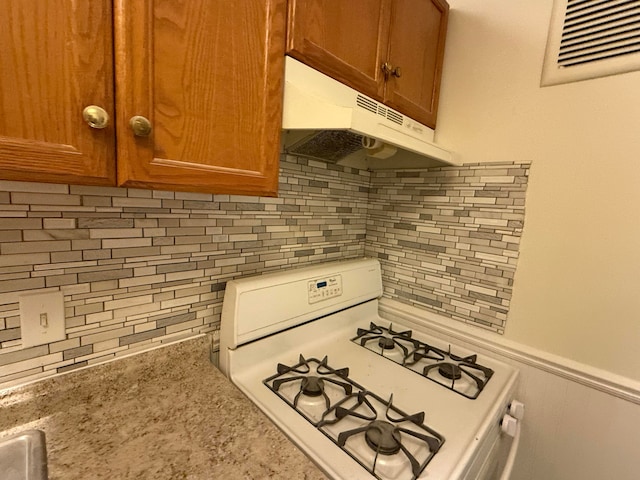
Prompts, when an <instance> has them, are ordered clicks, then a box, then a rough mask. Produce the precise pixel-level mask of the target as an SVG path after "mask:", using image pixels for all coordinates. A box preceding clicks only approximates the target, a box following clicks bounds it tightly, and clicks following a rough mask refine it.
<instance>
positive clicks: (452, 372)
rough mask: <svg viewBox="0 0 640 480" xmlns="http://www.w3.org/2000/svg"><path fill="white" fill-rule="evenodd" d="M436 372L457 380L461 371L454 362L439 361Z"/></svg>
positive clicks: (460, 375) (460, 376)
mask: <svg viewBox="0 0 640 480" xmlns="http://www.w3.org/2000/svg"><path fill="white" fill-rule="evenodd" d="M438 373H439V374H440V375H442V376H443V377H444V378H448V379H449V380H458V379H460V378H462V371H461V370H460V367H459V366H458V365H456V364H455V363H448V362H445V363H439V364H438Z"/></svg>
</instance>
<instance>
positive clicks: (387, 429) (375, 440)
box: [364, 420, 402, 455]
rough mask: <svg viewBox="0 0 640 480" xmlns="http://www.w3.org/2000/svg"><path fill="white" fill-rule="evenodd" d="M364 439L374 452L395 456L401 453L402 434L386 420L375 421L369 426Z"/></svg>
mask: <svg viewBox="0 0 640 480" xmlns="http://www.w3.org/2000/svg"><path fill="white" fill-rule="evenodd" d="M364 439H365V440H366V442H367V445H369V446H370V447H371V448H372V449H373V451H374V452H377V453H381V454H383V455H395V454H396V453H398V452H399V451H400V445H401V442H402V440H401V438H400V432H399V431H398V429H396V427H394V426H393V425H392V424H391V423H389V422H387V421H386V420H374V421H373V422H371V423H370V424H369V426H368V427H367V430H366V431H365V434H364Z"/></svg>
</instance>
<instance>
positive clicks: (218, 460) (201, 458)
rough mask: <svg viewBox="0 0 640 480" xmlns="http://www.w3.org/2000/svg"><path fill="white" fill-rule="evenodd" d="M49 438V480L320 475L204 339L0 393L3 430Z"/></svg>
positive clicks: (192, 478) (313, 477)
mask: <svg viewBox="0 0 640 480" xmlns="http://www.w3.org/2000/svg"><path fill="white" fill-rule="evenodd" d="M27 428H37V429H41V430H44V432H45V433H46V436H47V453H48V459H49V478H50V480H63V479H64V480H73V479H83V480H86V479H103V478H104V479H107V478H108V479H112V480H114V479H129V478H136V479H154V480H160V479H171V480H174V479H191V480H196V479H214V478H224V479H240V478H242V479H263V478H283V479H284V478H286V479H292V478H295V479H309V480H316V479H318V480H319V479H325V478H326V477H325V476H324V475H323V474H322V473H321V472H320V470H318V469H317V468H316V467H315V465H314V464H313V463H312V462H311V461H310V460H309V459H307V457H305V456H304V454H302V453H301V452H300V450H298V449H297V448H296V447H295V446H294V445H293V444H292V443H291V442H290V441H289V440H288V439H287V438H286V437H285V436H284V434H283V433H281V432H280V430H278V429H277V428H276V427H275V426H274V425H273V424H272V423H271V422H270V421H269V420H268V419H267V417H266V416H265V415H263V414H262V413H261V412H260V411H259V410H258V409H257V407H255V406H254V405H253V404H252V403H251V402H250V401H249V400H248V399H247V398H246V397H245V396H244V395H243V394H242V393H241V392H240V391H239V390H238V389H237V388H236V387H235V386H234V385H232V384H231V383H230V382H229V381H228V380H227V379H226V378H225V377H224V376H223V375H222V373H220V371H219V370H218V369H216V368H215V367H214V366H213V365H211V363H210V362H209V360H208V342H207V340H206V338H204V337H201V338H198V339H194V340H189V341H186V342H182V343H178V344H174V345H170V346H167V347H163V348H160V349H157V350H153V351H151V352H146V353H142V354H139V355H135V356H131V357H127V358H124V359H121V360H118V361H115V362H111V363H108V364H105V365H100V366H96V367H92V368H89V369H85V370H81V371H78V372H73V373H69V374H67V375H63V376H59V377H54V378H51V379H48V380H44V381H41V382H38V383H34V384H31V385H27V386H23V387H19V388H14V389H10V390H7V391H4V392H2V391H0V432H4V433H3V434H0V435H2V436H4V434H11V433H15V432H17V431H20V430H24V429H27Z"/></svg>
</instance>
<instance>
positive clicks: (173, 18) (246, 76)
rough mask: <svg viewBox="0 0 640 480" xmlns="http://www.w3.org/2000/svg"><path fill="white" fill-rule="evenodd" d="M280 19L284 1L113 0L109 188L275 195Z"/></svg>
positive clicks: (281, 46) (282, 44) (282, 35)
mask: <svg viewBox="0 0 640 480" xmlns="http://www.w3.org/2000/svg"><path fill="white" fill-rule="evenodd" d="M285 15H286V0H266V1H256V0H234V1H228V2H222V1H219V2H211V1H208V0H190V1H188V2H176V1H175V0H136V1H129V0H116V1H115V20H116V21H115V25H116V36H115V38H116V95H117V104H118V114H117V132H118V183H119V185H124V186H143V187H147V188H149V187H153V188H158V189H172V190H190V191H205V192H214V193H237V194H253V195H258V194H259V195H275V194H276V192H277V185H278V164H279V152H280V130H281V125H282V99H283V90H282V89H283V75H284V74H283V72H284V47H285V22H286V19H285ZM135 115H141V116H144V117H146V118H147V119H149V120H150V122H151V124H152V128H153V130H152V132H151V134H150V135H149V136H147V137H136V136H134V135H133V133H132V130H131V127H130V125H129V121H130V118H131V117H133V116H135Z"/></svg>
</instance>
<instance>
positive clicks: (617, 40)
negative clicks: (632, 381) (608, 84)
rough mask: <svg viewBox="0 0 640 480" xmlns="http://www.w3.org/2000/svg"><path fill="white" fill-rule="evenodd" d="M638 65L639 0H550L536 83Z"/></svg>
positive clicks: (637, 67) (599, 74)
mask: <svg viewBox="0 0 640 480" xmlns="http://www.w3.org/2000/svg"><path fill="white" fill-rule="evenodd" d="M634 70H640V0H555V1H554V4H553V12H552V14H551V24H550V26H549V38H548V39H547V51H546V54H545V59H544V65H543V68H542V81H541V83H540V84H541V86H543V87H544V86H548V85H557V84H560V83H570V82H577V81H580V80H587V79H590V78H598V77H605V76H608V75H615V74H618V73H624V72H631V71H634Z"/></svg>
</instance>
